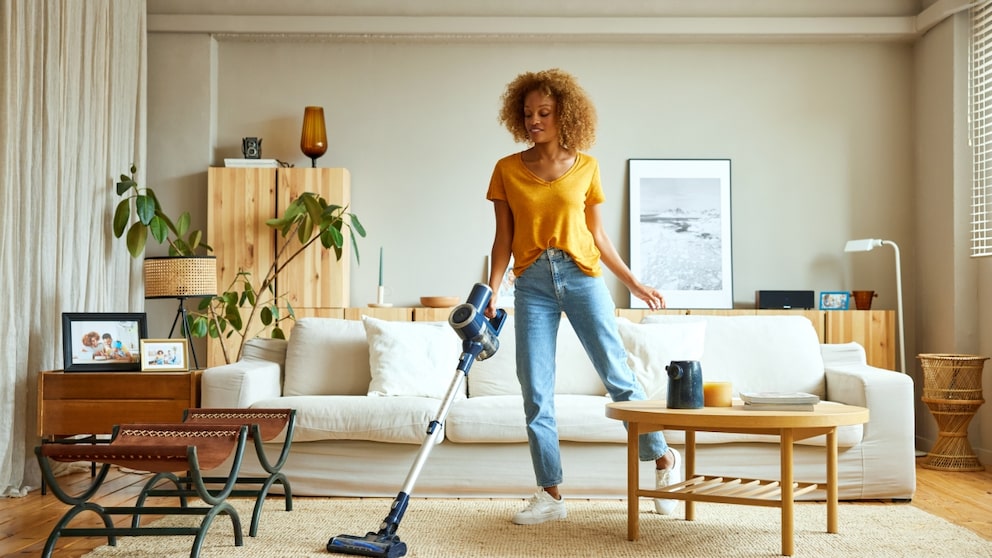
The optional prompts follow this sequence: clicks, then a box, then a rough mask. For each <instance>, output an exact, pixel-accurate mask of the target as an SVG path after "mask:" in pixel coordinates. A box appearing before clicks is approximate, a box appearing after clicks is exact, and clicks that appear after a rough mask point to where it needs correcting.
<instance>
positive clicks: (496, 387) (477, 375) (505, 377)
mask: <svg viewBox="0 0 992 558" xmlns="http://www.w3.org/2000/svg"><path fill="white" fill-rule="evenodd" d="M490 395H520V382H519V381H518V380H517V340H516V332H515V331H514V330H513V316H512V315H509V316H507V317H506V321H505V322H503V329H502V330H500V332H499V349H497V350H496V354H495V355H493V356H491V357H489V358H487V359H486V360H480V361H476V362H474V363H473V364H472V368H471V369H470V370H469V372H468V396H469V397H482V396H490Z"/></svg>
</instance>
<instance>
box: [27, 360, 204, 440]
mask: <svg viewBox="0 0 992 558" xmlns="http://www.w3.org/2000/svg"><path fill="white" fill-rule="evenodd" d="M199 405H200V371H199V370H193V371H190V372H68V373H67V372H63V371H61V370H51V371H47V372H42V373H40V374H38V435H39V436H40V437H41V438H42V439H43V440H49V441H52V440H55V439H58V438H61V437H65V436H73V435H78V434H110V433H111V432H112V431H113V428H114V426H115V425H117V424H123V423H138V422H182V420H183V411H185V410H186V409H187V408H190V407H199Z"/></svg>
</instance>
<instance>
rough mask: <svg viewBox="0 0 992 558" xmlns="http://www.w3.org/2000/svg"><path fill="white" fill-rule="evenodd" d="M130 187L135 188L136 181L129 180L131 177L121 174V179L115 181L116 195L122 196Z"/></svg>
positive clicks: (136, 186)
mask: <svg viewBox="0 0 992 558" xmlns="http://www.w3.org/2000/svg"><path fill="white" fill-rule="evenodd" d="M131 188H134V189H137V188H138V183H137V182H135V181H133V180H131V177H129V176H127V175H124V174H122V175H121V181H120V182H118V183H117V195H118V196H123V195H124V194H125V193H126V192H127V191H128V190H130V189H131Z"/></svg>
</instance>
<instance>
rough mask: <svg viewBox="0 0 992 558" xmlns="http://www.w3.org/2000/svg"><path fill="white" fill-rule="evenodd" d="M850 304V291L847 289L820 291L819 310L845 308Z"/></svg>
mask: <svg viewBox="0 0 992 558" xmlns="http://www.w3.org/2000/svg"><path fill="white" fill-rule="evenodd" d="M850 305H851V293H849V292H847V291H822V292H820V310H847V309H848V307H850Z"/></svg>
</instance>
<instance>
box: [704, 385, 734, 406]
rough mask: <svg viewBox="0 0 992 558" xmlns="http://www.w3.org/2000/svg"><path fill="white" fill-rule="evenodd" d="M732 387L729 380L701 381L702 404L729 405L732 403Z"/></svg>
mask: <svg viewBox="0 0 992 558" xmlns="http://www.w3.org/2000/svg"><path fill="white" fill-rule="evenodd" d="M732 388H733V386H732V384H731V383H730V382H703V405H705V406H706V407H730V406H731V405H732V403H731V399H732V397H731V396H732Z"/></svg>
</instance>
